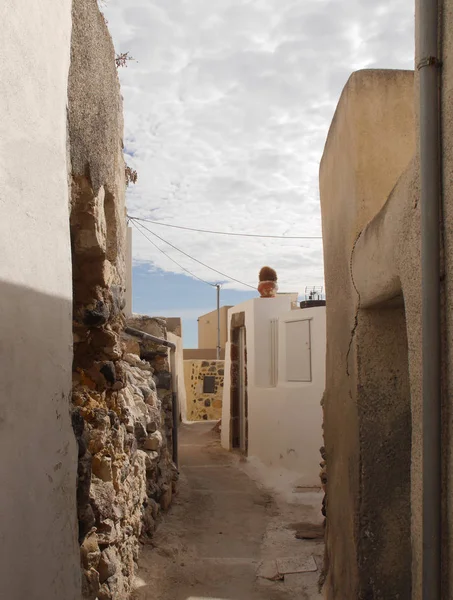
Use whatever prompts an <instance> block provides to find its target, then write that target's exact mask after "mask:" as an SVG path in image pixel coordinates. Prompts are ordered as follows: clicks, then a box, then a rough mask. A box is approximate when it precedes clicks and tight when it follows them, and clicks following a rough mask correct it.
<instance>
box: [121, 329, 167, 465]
mask: <svg viewBox="0 0 453 600" xmlns="http://www.w3.org/2000/svg"><path fill="white" fill-rule="evenodd" d="M124 331H125V332H126V333H128V334H129V335H133V336H135V337H138V338H142V339H143V340H149V341H150V342H155V343H156V344H160V345H161V346H166V347H167V348H170V370H171V373H172V383H173V384H174V382H175V380H176V378H175V373H176V370H175V369H176V360H175V352H176V345H175V344H173V342H169V341H168V340H165V339H163V338H158V337H156V336H155V335H151V334H150V333H145V332H144V331H140V330H139V329H134V328H133V327H125V329H124ZM173 388H174V385H173ZM171 399H172V403H171V404H172V414H173V435H172V439H173V462H174V463H175V465H176V466H177V467H178V427H179V403H178V393H177V391H176V390H175V389H173V390H172V396H171Z"/></svg>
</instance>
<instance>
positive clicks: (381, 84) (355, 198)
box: [320, 71, 415, 599]
mask: <svg viewBox="0 0 453 600" xmlns="http://www.w3.org/2000/svg"><path fill="white" fill-rule="evenodd" d="M414 134H415V128H414V110H413V74H412V73H411V72H395V71H361V72H358V73H355V74H354V75H353V76H352V77H351V79H350V80H349V82H348V84H347V86H346V88H345V90H344V91H343V94H342V96H341V99H340V102H339V105H338V107H337V111H336V113H335V117H334V120H333V122H332V125H331V128H330V131H329V136H328V140H327V143H326V147H325V150H324V155H323V159H322V162H321V170H320V189H321V207H322V217H323V238H324V264H325V279H326V294H327V354H326V392H325V397H324V437H325V442H326V452H327V472H328V500H327V539H326V541H327V556H328V565H327V566H328V569H329V571H328V577H327V586H326V589H327V597H328V598H338V599H343V598H346V597H348V598H354V597H362V595H363V597H367V595H366V594H374V595H373V597H376V598H381V597H382V598H391V597H394V596H392V595H391V594H392V593H393V591H392V590H394V592H395V593H397V592H398V590H399V589H400V588H399V587H398V585H399V583H398V581H396V582H393V581H392V579H387V587H385V585H386V584H385V583H384V582H383V580H382V579H379V578H378V581H377V583H376V585H375V586H374V587H373V585H374V584H372V583H371V580H370V575H369V572H368V571H367V569H365V568H364V563H363V560H364V558H365V554H364V552H366V551H368V550H365V548H366V543H365V541H366V540H365V538H364V536H365V535H366V531H367V530H366V523H365V520H364V519H366V515H367V505H366V501H367V500H366V498H367V493H369V491H368V492H367V491H366V490H370V489H371V488H372V481H371V480H370V475H369V474H367V473H366V472H365V473H364V471H363V466H364V465H363V464H362V462H361V459H362V452H365V453H366V452H367V448H369V447H370V444H373V443H375V441H374V440H371V439H369V437H368V435H367V434H368V433H369V430H368V429H367V427H366V422H365V421H364V420H363V415H366V410H364V412H363V413H362V412H361V410H362V408H363V409H365V408H366V405H367V401H366V394H365V395H363V394H362V396H359V395H358V390H359V389H361V386H362V383H363V384H364V385H365V383H366V366H364V365H361V364H360V362H358V356H360V351H361V350H363V349H361V347H360V345H361V344H366V340H367V335H368V334H369V333H370V331H369V323H368V324H367V321H366V318H364V317H363V318H361V313H360V311H359V308H360V302H361V294H360V291H359V293H357V289H356V288H357V286H358V285H359V284H358V283H357V282H356V271H355V269H354V281H353V279H352V277H351V273H352V271H351V268H352V262H351V261H352V257H353V255H354V256H355V255H357V256H358V255H359V253H358V252H353V249H354V246H355V244H356V240H357V237H358V235H359V233H360V232H361V231H362V229H363V228H364V226H365V225H366V224H367V222H369V221H370V219H372V218H373V217H374V216H375V215H376V214H377V213H378V212H379V210H380V209H381V208H382V206H383V204H384V203H385V201H386V199H387V197H388V195H389V194H390V192H391V190H392V188H393V187H394V186H395V183H396V182H397V180H398V178H399V176H400V175H401V173H402V172H403V171H404V169H405V168H406V167H407V165H408V163H409V161H410V159H411V156H412V154H413V152H414V147H415V140H414ZM360 243H361V237H360V238H359V239H358V241H357V246H358V245H359V244H360ZM377 259H378V261H379V255H377ZM368 270H369V271H370V268H369V265H368ZM384 270H385V269H384ZM407 275H409V273H408V274H407ZM391 285H393V286H394V287H395V285H394V282H391ZM390 287H391V286H390ZM396 288H398V286H397V285H396ZM411 310H412V308H409V311H411ZM412 343H413V342H412V340H411V339H409V340H408V344H409V348H410V347H411V344H412ZM358 349H359V354H358ZM381 352H385V350H384V349H381ZM376 368H377V369H379V368H384V365H383V363H382V364H381V366H380V367H379V365H377V366H376ZM362 380H363V381H362ZM389 385H390V382H389ZM382 393H383V394H384V395H385V394H390V393H391V392H390V389H389V388H387V390H385V386H384V389H383V390H382ZM404 394H407V391H405V392H404V393H402V395H403V396H404ZM359 398H361V399H362V401H363V404H362V405H360V402H359ZM370 401H371V399H370ZM358 403H359V404H358ZM390 408H393V409H395V408H396V407H390ZM396 412H398V411H397V410H396ZM394 414H395V413H394ZM395 418H396V414H395ZM405 418H407V416H406V417H405ZM378 431H379V433H380V435H381V436H382V440H383V443H384V440H385V432H384V431H383V429H382V427H381V428H380V429H379V430H378ZM409 443H410V442H409ZM405 450H406V451H407V450H408V449H407V448H406V449H405ZM409 451H410V449H409ZM402 452H404V448H402ZM381 493H382V492H381ZM374 558H375V559H376V560H379V557H377V556H375V557H374ZM381 558H382V557H381ZM374 566H375V567H376V573H377V572H378V571H379V569H380V568H381V567H382V569H383V570H385V569H384V566H383V564H380V565H376V564H375V565H374ZM395 569H396V570H395V572H397V569H398V567H397V563H395ZM399 570H400V572H401V571H402V570H403V565H400V569H399ZM387 575H388V573H387ZM393 584H394V585H393ZM406 584H407V580H406V582H405V581H402V582H401V586H402V588H401V589H405V590H407V588H406V587H405V585H406ZM392 585H393V588H392ZM388 586H390V587H388ZM379 594H381V595H379ZM386 594H387V595H386ZM395 597H396V596H395Z"/></svg>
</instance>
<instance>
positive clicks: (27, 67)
mask: <svg viewBox="0 0 453 600" xmlns="http://www.w3.org/2000/svg"><path fill="white" fill-rule="evenodd" d="M0 19H1V21H2V34H1V36H0V56H1V60H0V112H1V115H2V118H1V119H0V207H1V214H2V218H1V219H0V253H1V262H0V314H1V317H0V359H1V360H0V453H1V461H0V481H1V485H0V512H1V515H2V516H1V520H0V581H1V593H0V595H1V596H2V597H4V598H8V599H10V600H23V599H24V598H28V599H30V600H41V599H42V598H46V599H49V600H59V599H61V598H67V599H68V600H78V599H79V597H80V591H79V590H80V574H79V566H78V550H77V539H76V530H77V526H76V524H77V517H76V503H75V484H76V471H77V450H76V444H75V440H74V435H73V433H72V429H71V422H70V414H69V407H70V392H71V360H72V339H71V338H72V331H71V329H72V328H71V319H72V317H71V312H72V311H71V248H70V237H69V224H68V223H69V212H68V184H67V173H68V165H67V152H66V105H67V81H68V69H69V52H70V36H71V2H70V1H69V0H61V1H60V2H58V3H57V4H55V2H53V1H52V0H39V1H37V2H33V3H29V2H23V1H21V2H18V1H16V0H5V1H4V2H2V3H1V5H0Z"/></svg>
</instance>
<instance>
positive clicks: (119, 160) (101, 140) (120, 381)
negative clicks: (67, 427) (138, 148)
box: [68, 0, 176, 600]
mask: <svg viewBox="0 0 453 600" xmlns="http://www.w3.org/2000/svg"><path fill="white" fill-rule="evenodd" d="M72 17H73V35H72V49H71V68H70V74H69V90H68V96H69V108H68V116H69V138H70V158H71V175H72V177H71V220H70V225H71V239H72V262H73V284H74V287H73V300H74V323H73V330H74V362H73V371H74V372H73V405H74V408H73V426H74V431H75V433H76V437H77V441H78V449H79V467H78V486H77V508H78V519H79V542H80V544H81V563H82V593H83V597H84V598H87V599H88V598H89V599H92V600H94V599H97V600H126V599H127V598H128V597H129V594H130V591H131V586H132V581H133V577H134V572H135V565H136V561H137V558H138V553H139V547H140V546H139V542H140V540H143V539H146V538H147V537H149V536H150V535H152V533H153V531H154V527H155V522H156V519H157V518H158V515H159V512H160V510H161V509H164V510H165V509H166V508H168V506H169V504H170V502H171V497H172V492H173V485H174V482H175V479H176V470H175V468H174V466H173V464H172V456H171V440H172V434H171V427H172V415H171V394H172V392H171V377H170V374H169V372H168V360H167V348H165V347H163V346H162V347H160V346H156V345H155V344H154V345H149V344H148V343H138V342H137V341H136V340H135V339H134V338H131V337H130V336H127V335H124V326H125V320H124V316H123V313H122V310H123V309H124V307H125V287H126V273H125V253H126V219H125V205H124V195H125V166H124V160H123V153H122V136H123V120H122V100H121V94H120V87H119V82H118V76H117V72H116V67H115V60H114V59H115V53H114V49H113V44H112V40H111V38H110V35H109V32H108V30H107V27H106V23H105V21H104V19H103V17H102V15H101V14H100V12H99V9H98V7H97V3H96V0H74V3H73V12H72ZM130 325H132V326H134V327H136V328H137V329H143V330H145V331H147V330H149V329H150V328H151V329H153V331H154V329H156V331H157V333H158V335H159V337H163V338H165V334H166V331H165V323H164V322H158V321H155V320H152V319H148V318H146V317H137V318H135V317H134V318H132V319H131V322H130Z"/></svg>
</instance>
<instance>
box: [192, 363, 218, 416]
mask: <svg viewBox="0 0 453 600" xmlns="http://www.w3.org/2000/svg"><path fill="white" fill-rule="evenodd" d="M205 377H214V379H215V390H214V393H212V394H211V393H210V394H204V393H203V380H204V378H205ZM184 380H185V385H186V402H187V412H186V418H187V420H188V421H214V420H218V419H220V418H221V416H222V396H223V381H224V361H223V360H212V361H208V360H185V361H184Z"/></svg>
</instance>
